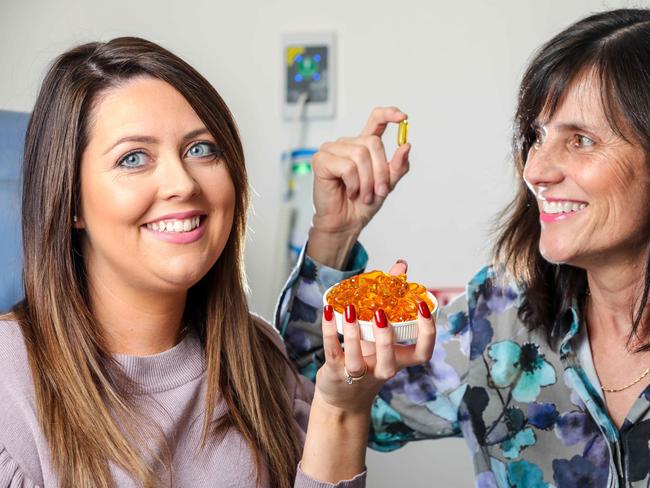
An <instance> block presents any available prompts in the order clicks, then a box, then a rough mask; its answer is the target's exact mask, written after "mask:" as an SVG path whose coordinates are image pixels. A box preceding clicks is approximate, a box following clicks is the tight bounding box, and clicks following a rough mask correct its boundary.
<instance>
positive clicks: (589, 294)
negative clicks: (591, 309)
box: [585, 288, 650, 393]
mask: <svg viewBox="0 0 650 488" xmlns="http://www.w3.org/2000/svg"><path fill="white" fill-rule="evenodd" d="M587 297H591V292H590V291H589V288H587V290H586V291H585V302H586V298H587ZM585 308H586V307H585ZM585 322H586V320H585ZM648 373H650V366H648V368H647V369H646V370H645V371H644V372H643V373H641V374H640V375H639V377H638V378H637V379H635V380H634V381H633V382H631V383H629V384H627V385H625V386H622V387H620V388H607V387H606V386H603V385H601V386H600V389H601V390H603V391H604V392H606V393H618V392H620V391H623V390H627V389H628V388H630V387H631V386H634V385H636V384H637V383H638V382H639V381H641V380H642V379H643V378H645V377H646V376H648Z"/></svg>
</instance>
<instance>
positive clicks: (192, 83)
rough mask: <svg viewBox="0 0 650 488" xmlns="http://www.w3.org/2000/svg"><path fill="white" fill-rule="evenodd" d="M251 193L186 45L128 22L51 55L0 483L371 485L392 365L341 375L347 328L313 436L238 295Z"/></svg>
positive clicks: (2, 328) (289, 376)
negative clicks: (145, 36) (367, 463)
mask: <svg viewBox="0 0 650 488" xmlns="http://www.w3.org/2000/svg"><path fill="white" fill-rule="evenodd" d="M247 204H248V187H247V180H246V171H245V166H244V156H243V151H242V145H241V143H240V140H239V136H238V134H237V130H236V127H235V123H234V121H233V118H232V116H231V114H230V112H229V110H228V108H227V107H226V105H225V104H224V102H223V101H222V99H221V98H220V97H219V95H218V94H217V92H216V91H215V90H214V88H213V87H212V86H211V85H210V84H209V83H208V82H207V81H206V80H205V79H204V78H203V77H202V76H201V75H200V74H198V73H197V72H196V71H195V70H194V69H193V68H191V67H190V66H189V65H187V63H185V62H183V61H182V60H180V59H179V58H178V57H176V56H174V55H173V54H171V53H170V52H168V51H166V50H164V49H162V48H161V47H159V46H157V45H155V44H152V43H150V42H147V41H144V40H142V39H136V38H120V39H115V40H113V41H110V42H107V43H92V44H86V45H83V46H79V47H77V48H75V49H72V50H70V51H68V52H66V53H65V54H63V55H62V56H60V57H59V58H58V59H57V60H56V61H55V62H54V64H53V66H52V67H51V69H50V70H49V72H48V74H47V76H46V78H45V80H44V82H43V85H42V88H41V91H40V93H39V96H38V99H37V102H36V105H35V107H34V111H33V114H32V117H31V121H30V124H29V129H28V132H27V136H26V147H25V156H24V166H23V209H22V218H23V243H24V248H23V254H24V285H25V300H24V301H23V302H22V303H20V304H19V305H18V306H16V308H15V310H14V312H13V313H12V314H10V315H9V316H7V317H5V319H6V320H5V321H4V322H0V370H1V371H2V372H3V373H2V376H0V487H11V488H16V487H22V488H35V487H65V488H68V487H74V488H79V487H131V486H145V487H159V486H175V487H183V488H185V487H192V488H200V487H214V486H231V487H253V486H262V487H266V486H269V487H278V488H280V487H281V488H287V487H290V486H293V485H294V483H295V486H301V487H321V486H331V485H330V482H332V483H335V482H339V481H340V483H339V484H337V486H345V487H357V486H362V485H363V484H364V478H365V474H364V472H363V471H364V457H363V452H364V450H365V442H366V437H367V431H368V424H369V410H370V404H371V402H372V399H373V397H374V396H375V394H376V392H377V391H379V389H380V388H381V385H382V384H383V380H380V379H376V378H373V377H372V375H371V374H368V378H367V379H364V380H363V381H361V380H359V381H355V382H354V384H353V385H352V386H350V385H348V384H347V383H346V382H345V376H344V374H343V373H344V371H345V369H344V367H345V364H348V366H349V368H348V371H349V372H351V373H352V374H353V375H355V376H356V377H358V378H360V377H361V376H363V371H358V370H356V369H354V368H353V367H352V365H351V364H350V363H345V355H348V354H349V353H348V352H346V353H345V355H344V354H343V353H342V351H340V346H339V351H338V352H339V354H334V355H332V357H331V358H330V360H329V361H328V365H327V367H326V368H324V369H323V370H322V373H321V380H320V381H319V388H318V390H317V391H316V394H315V396H314V400H313V404H314V408H313V413H312V416H311V418H310V420H309V430H308V432H307V436H306V439H305V431H306V430H307V418H308V413H309V403H310V401H311V399H312V391H313V389H310V387H308V386H307V385H303V384H302V383H301V381H300V380H299V379H298V376H297V374H296V373H295V372H294V370H293V369H292V368H291V366H290V363H289V361H288V360H287V358H286V356H285V353H284V350H283V347H282V342H281V341H280V340H279V338H278V336H277V334H276V332H275V331H273V329H272V328H270V327H269V326H268V325H267V324H265V323H264V322H263V321H262V320H260V319H259V318H257V317H255V316H254V315H251V313H250V312H249V310H248V306H247V302H246V296H245V283H244V274H243V269H242V262H243V261H242V247H243V238H244V231H245V227H246V226H245V220H246V212H247ZM422 327H423V328H424V329H426V330H428V331H429V334H428V338H425V339H426V340H423V341H421V345H422V346H423V347H424V349H423V352H424V353H425V355H426V352H427V351H428V353H429V355H430V354H431V350H432V348H433V340H432V334H433V325H432V322H431V320H430V319H425V318H423V319H422ZM380 333H381V332H380ZM425 335H426V334H423V337H424V336H425ZM415 359H416V358H414V360H415ZM422 360H423V359H422V358H419V361H420V362H421V361H422ZM369 373H372V371H370V372H369ZM358 378H355V379H358ZM304 442H306V445H305V449H304V453H303V443H304ZM301 457H302V463H301V467H298V465H299V462H300V460H301ZM317 480H320V481H317ZM346 480H347V481H346Z"/></svg>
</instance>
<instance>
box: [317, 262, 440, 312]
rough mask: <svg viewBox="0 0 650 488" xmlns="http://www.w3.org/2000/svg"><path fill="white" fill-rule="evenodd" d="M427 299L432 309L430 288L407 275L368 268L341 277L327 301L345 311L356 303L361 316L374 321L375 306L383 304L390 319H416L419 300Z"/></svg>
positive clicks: (337, 309) (381, 306)
mask: <svg viewBox="0 0 650 488" xmlns="http://www.w3.org/2000/svg"><path fill="white" fill-rule="evenodd" d="M421 301H424V302H426V304H427V306H428V307H429V310H430V311H433V302H432V301H431V299H430V298H429V297H428V296H427V290H426V288H425V287H424V286H422V285H420V284H418V283H409V282H408V281H406V275H405V274H401V275H397V276H393V275H389V274H386V273H384V272H383V271H369V272H368V273H363V274H360V275H357V276H353V277H352V278H348V279H346V280H343V281H341V282H340V283H339V284H337V285H336V286H334V287H333V288H332V289H331V290H330V292H329V293H328V295H327V303H329V304H330V305H332V307H333V308H334V310H336V311H337V312H339V313H344V310H345V307H346V305H354V308H355V309H356V311H357V317H358V319H359V320H365V321H371V320H372V317H373V315H374V313H375V310H377V309H378V308H381V309H383V310H384V312H385V313H386V316H387V317H388V320H390V321H391V322H406V321H409V320H415V319H416V318H417V316H418V303H419V302H421Z"/></svg>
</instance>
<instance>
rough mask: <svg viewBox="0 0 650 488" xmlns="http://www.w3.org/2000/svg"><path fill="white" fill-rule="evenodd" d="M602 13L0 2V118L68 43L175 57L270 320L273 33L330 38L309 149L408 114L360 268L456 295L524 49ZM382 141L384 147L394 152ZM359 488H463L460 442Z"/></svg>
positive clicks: (595, 6) (551, 6)
mask: <svg viewBox="0 0 650 488" xmlns="http://www.w3.org/2000/svg"><path fill="white" fill-rule="evenodd" d="M633 5H645V6H648V2H626V1H613V0H610V1H607V2H604V1H601V0H571V1H564V0H552V1H546V2H540V1H539V0H503V1H500V2H498V1H490V2H488V1H480V0H469V1H466V2H451V1H447V2H441V1H432V0H429V1H424V0H422V1H414V0H411V1H408V0H401V1H399V0H354V1H341V0H330V1H328V2H321V3H316V2H309V1H305V0H256V1H240V2H223V1H219V0H195V1H193V2H181V1H175V2H173V1H163V0H160V1H153V0H146V1H134V0H130V1H126V0H113V1H111V2H104V1H97V0H60V1H57V2H54V1H52V2H47V1H44V0H43V1H41V2H36V1H34V0H0V109H11V110H24V111H28V110H30V108H31V106H32V104H33V102H34V98H35V94H36V92H37V90H38V86H39V83H40V80H41V77H42V76H43V74H44V71H45V68H46V65H47V63H48V62H50V61H51V60H52V59H53V58H54V57H55V56H56V55H57V54H59V53H61V52H62V51H64V50H65V49H67V48H69V47H71V46H72V45H74V44H77V43H80V42H85V41H91V40H97V39H99V40H108V39H110V38H112V37H115V36H120V35H138V36H142V37H145V38H149V39H151V40H153V41H156V42H158V43H160V44H162V45H163V46H165V47H167V48H169V49H171V50H173V51H175V52H176V53H178V54H179V55H181V56H182V57H183V58H185V59H186V60H187V61H188V62H190V63H191V64H192V65H194V66H195V67H196V68H197V69H198V70H199V71H201V72H202V73H203V74H204V75H206V76H207V78H208V79H209V80H210V81H211V82H212V83H213V84H214V85H215V87H216V88H217V89H218V90H219V92H220V93H221V94H222V96H223V97H224V98H225V100H226V102H227V103H228V104H229V105H230V107H231V109H232V110H233V112H234V114H235V117H236V119H237V121H238V123H239V126H240V129H241V132H242V135H243V139H244V142H245V146H246V153H247V157H248V166H249V170H250V179H251V183H252V185H253V187H254V188H255V190H256V192H257V196H256V197H255V198H254V201H253V203H254V210H255V213H254V215H252V217H251V219H250V228H251V233H250V238H249V245H248V254H247V265H248V273H249V279H250V284H251V289H252V294H251V302H252V304H253V308H254V309H256V310H258V311H259V312H261V313H262V314H264V315H266V316H267V317H269V316H270V314H271V312H272V309H273V303H274V300H275V292H276V290H274V289H272V288H273V286H272V284H271V282H270V281H269V280H268V273H269V272H270V270H272V269H273V268H272V265H271V263H272V262H273V259H274V256H273V251H274V247H273V245H272V244H273V242H274V241H275V237H276V236H275V219H276V216H277V213H278V202H279V188H280V174H279V156H280V153H281V152H282V150H283V149H284V147H285V145H286V143H287V141H288V136H287V126H286V125H285V124H284V123H283V122H282V117H281V105H280V93H281V72H282V71H281V69H282V57H281V51H280V41H281V36H282V33H284V32H288V31H296V30H334V31H336V33H337V35H338V53H339V59H338V66H337V68H338V80H337V82H338V93H339V102H338V107H337V118H336V120H334V121H331V122H319V123H315V124H312V125H311V126H310V133H309V143H310V144H311V145H315V146H318V145H319V144H320V143H321V142H323V141H325V140H327V139H331V138H335V137H337V136H339V135H344V134H354V133H356V132H357V131H358V130H360V128H361V127H362V126H363V123H364V121H365V119H366V116H367V114H368V112H369V111H370V109H371V108H372V107H373V106H375V105H380V104H391V105H398V106H399V107H401V108H402V109H403V110H405V111H406V112H407V113H408V114H409V116H410V122H411V125H410V134H409V139H410V141H411V142H412V143H413V150H412V157H411V161H412V171H411V174H410V175H409V176H408V177H407V178H406V179H405V180H403V182H402V183H401V184H400V185H399V187H398V189H397V190H396V191H395V192H394V194H393V195H392V196H391V197H390V200H389V201H387V203H386V205H385V208H384V209H382V211H381V213H380V214H379V216H378V217H377V218H376V219H375V220H374V222H372V223H371V225H370V226H369V228H368V230H367V232H365V233H364V235H363V242H364V244H365V245H366V247H367V248H368V250H369V251H370V254H371V262H370V266H371V267H381V268H386V267H388V266H389V265H390V264H391V263H392V262H393V261H394V260H395V259H396V258H398V257H402V258H406V259H407V260H408V261H409V263H410V278H413V279H416V280H418V281H422V282H424V283H426V284H428V285H437V286H443V285H460V284H463V283H464V282H465V280H466V279H467V278H468V277H469V276H470V275H471V273H472V272H473V271H475V270H476V269H477V268H478V267H479V266H481V265H482V264H483V263H484V262H485V260H486V257H487V255H488V250H489V242H488V240H487V239H486V237H487V230H488V228H489V224H490V222H491V219H492V217H493V216H494V214H495V213H496V212H497V211H498V210H499V209H500V208H501V207H502V206H503V205H504V204H505V203H506V202H507V200H508V199H509V198H510V196H511V188H512V186H513V181H514V180H513V178H512V171H511V169H510V163H509V161H510V160H509V137H510V132H509V130H510V125H511V116H512V112H513V107H514V101H515V96H516V89H517V84H518V81H519V78H520V76H521V74H522V71H523V69H524V66H525V63H526V61H527V60H528V59H529V58H530V55H531V53H532V52H533V50H534V49H535V48H536V47H538V46H539V45H540V44H541V43H542V42H544V41H545V40H547V39H548V38H549V37H550V36H552V35H553V34H555V33H557V32H558V31H559V30H560V29H562V28H563V27H565V26H566V25H568V24H569V23H571V22H573V21H574V20H576V19H578V18H579V17H582V16H584V15H586V14H589V13H591V12H594V11H598V10H603V9H606V8H615V7H619V6H633ZM393 140H394V133H391V135H390V137H389V143H390V144H392V141H393ZM368 466H369V468H370V477H369V486H372V487H389V486H396V485H401V486H408V487H413V488H416V487H425V486H427V487H431V486H445V487H461V486H470V485H471V484H472V481H471V480H472V476H471V469H470V467H469V463H468V461H467V459H466V455H465V453H464V448H463V446H462V444H461V443H460V441H436V442H423V443H419V444H414V445H412V446H408V447H407V448H405V449H402V450H401V451H399V452H397V453H391V454H388V455H381V454H376V453H372V454H370V455H369V460H368Z"/></svg>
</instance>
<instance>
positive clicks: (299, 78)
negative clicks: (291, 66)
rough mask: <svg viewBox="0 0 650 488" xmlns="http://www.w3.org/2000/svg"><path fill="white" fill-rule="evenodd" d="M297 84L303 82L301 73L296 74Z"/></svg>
mask: <svg viewBox="0 0 650 488" xmlns="http://www.w3.org/2000/svg"><path fill="white" fill-rule="evenodd" d="M293 79H294V80H295V82H296V83H300V82H301V81H302V75H301V74H300V73H298V74H296V76H294V77H293Z"/></svg>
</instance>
